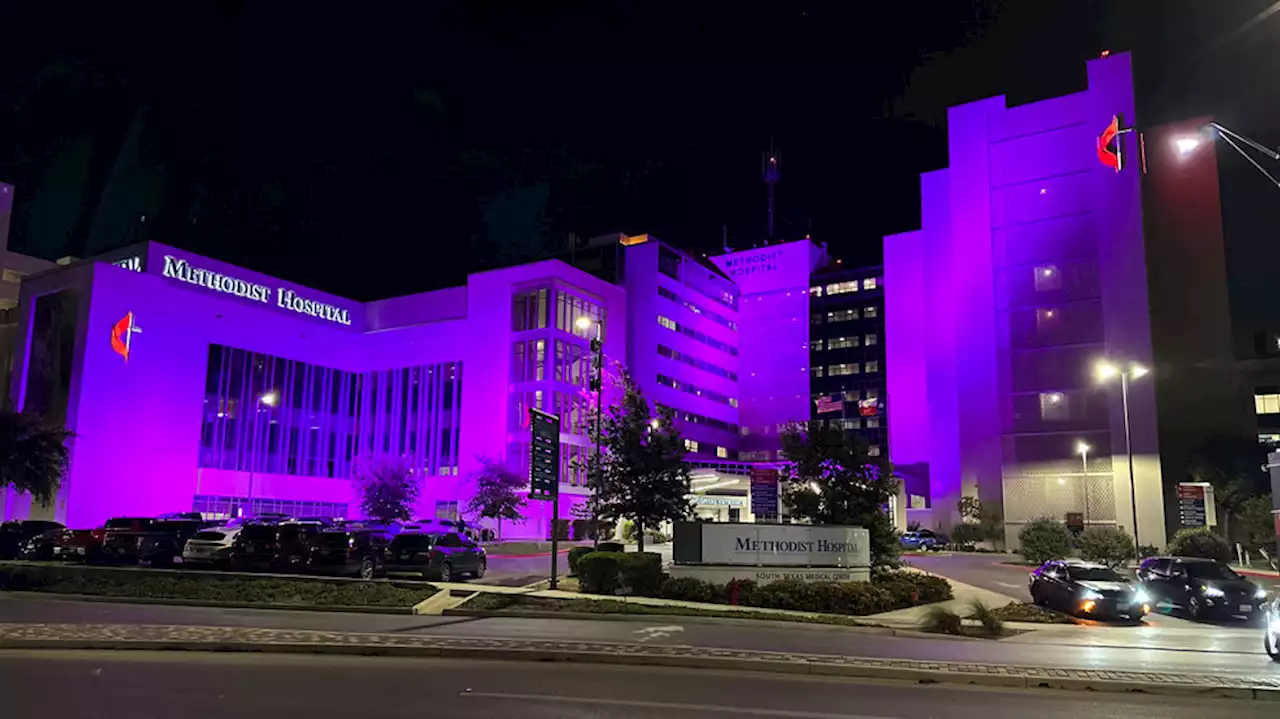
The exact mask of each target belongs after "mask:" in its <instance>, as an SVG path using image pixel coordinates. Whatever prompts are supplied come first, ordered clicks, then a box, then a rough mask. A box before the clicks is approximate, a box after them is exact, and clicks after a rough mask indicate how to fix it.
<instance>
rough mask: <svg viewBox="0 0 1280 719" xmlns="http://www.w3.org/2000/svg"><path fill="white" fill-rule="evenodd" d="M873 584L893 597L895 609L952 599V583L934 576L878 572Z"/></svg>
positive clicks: (895, 570) (888, 571)
mask: <svg viewBox="0 0 1280 719" xmlns="http://www.w3.org/2000/svg"><path fill="white" fill-rule="evenodd" d="M871 582H872V583H873V584H875V585H877V586H879V587H881V588H882V589H884V590H885V591H886V592H888V593H889V596H890V597H891V600H892V604H893V607H892V608H893V609H901V608H905V607H912V606H915V605H917V604H932V603H933V602H944V601H946V600H948V599H951V598H952V596H954V595H952V593H951V583H950V582H948V581H947V580H945V579H943V578H942V577H935V576H934V575H932V574H925V573H923V572H913V571H911V570H908V569H894V570H886V571H880V572H876V573H875V575H873V576H872V577H871Z"/></svg>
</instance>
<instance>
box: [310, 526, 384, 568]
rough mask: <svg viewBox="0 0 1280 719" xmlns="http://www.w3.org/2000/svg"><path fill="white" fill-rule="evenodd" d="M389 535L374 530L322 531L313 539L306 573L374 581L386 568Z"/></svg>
mask: <svg viewBox="0 0 1280 719" xmlns="http://www.w3.org/2000/svg"><path fill="white" fill-rule="evenodd" d="M390 544H391V535H390V534H388V533H386V532H383V531H381V530H377V529H357V530H353V531H344V530H336V531H325V532H320V533H319V534H317V535H316V536H315V538H314V539H312V542H311V556H310V558H309V561H308V562H307V570H308V571H311V572H315V573H317V574H334V575H338V576H342V577H359V578H361V579H373V578H374V577H375V576H377V575H378V574H381V573H382V571H383V567H384V565H385V564H386V554H387V547H388V546H390Z"/></svg>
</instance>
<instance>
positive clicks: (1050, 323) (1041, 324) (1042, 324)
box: [1036, 307, 1061, 332]
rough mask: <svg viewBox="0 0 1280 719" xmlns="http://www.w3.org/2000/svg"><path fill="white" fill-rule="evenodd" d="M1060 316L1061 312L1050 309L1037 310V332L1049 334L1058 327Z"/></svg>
mask: <svg viewBox="0 0 1280 719" xmlns="http://www.w3.org/2000/svg"><path fill="white" fill-rule="evenodd" d="M1060 314H1061V311H1060V310H1056V309H1052V308H1048V307H1041V308H1040V309H1038V310H1036V331H1037V332H1047V331H1049V330H1051V329H1053V328H1055V327H1057V326H1058V316H1059V315H1060Z"/></svg>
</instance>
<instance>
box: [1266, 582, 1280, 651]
mask: <svg viewBox="0 0 1280 719" xmlns="http://www.w3.org/2000/svg"><path fill="white" fill-rule="evenodd" d="M1265 611H1266V615H1265V616H1264V620H1265V621H1264V623H1263V625H1262V648H1263V649H1264V650H1266V652H1267V656H1269V657H1271V661H1273V662H1280V597H1277V598H1275V599H1273V600H1271V601H1270V602H1267V604H1266V607H1265Z"/></svg>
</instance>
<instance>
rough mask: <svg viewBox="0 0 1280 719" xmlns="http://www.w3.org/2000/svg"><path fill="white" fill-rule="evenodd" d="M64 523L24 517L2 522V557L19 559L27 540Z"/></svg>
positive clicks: (0, 556)
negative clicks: (20, 519) (19, 519)
mask: <svg viewBox="0 0 1280 719" xmlns="http://www.w3.org/2000/svg"><path fill="white" fill-rule="evenodd" d="M50 529H65V527H63V525H62V524H60V523H58V522H52V521H49V520H44V519H24V520H22V521H14V522H5V523H3V524H0V559H17V558H18V557H19V556H20V555H21V554H22V550H23V549H24V548H25V547H26V545H27V542H28V541H30V540H31V539H32V538H34V537H38V536H40V535H41V534H44V533H45V532H47V531H49V530H50Z"/></svg>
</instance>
